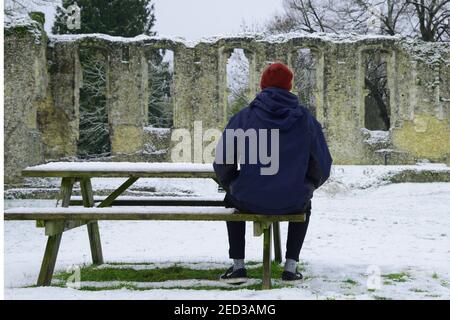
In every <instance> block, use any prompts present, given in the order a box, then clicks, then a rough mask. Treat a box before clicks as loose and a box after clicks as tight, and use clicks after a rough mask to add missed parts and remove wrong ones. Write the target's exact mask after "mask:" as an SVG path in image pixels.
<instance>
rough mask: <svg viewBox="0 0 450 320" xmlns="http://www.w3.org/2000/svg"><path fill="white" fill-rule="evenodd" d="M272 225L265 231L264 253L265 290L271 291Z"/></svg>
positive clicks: (263, 285)
mask: <svg viewBox="0 0 450 320" xmlns="http://www.w3.org/2000/svg"><path fill="white" fill-rule="evenodd" d="M271 236H272V225H269V226H268V227H267V228H265V229H264V252H263V282H262V288H263V289H270V287H271V286H272V282H271V280H270V278H271V272H272V271H271V264H272V259H271V250H270V249H271V248H270V247H271V244H272V239H271Z"/></svg>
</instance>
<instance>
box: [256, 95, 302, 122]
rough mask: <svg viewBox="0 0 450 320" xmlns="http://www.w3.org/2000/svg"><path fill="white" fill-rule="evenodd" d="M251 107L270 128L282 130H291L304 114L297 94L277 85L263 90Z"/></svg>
mask: <svg viewBox="0 0 450 320" xmlns="http://www.w3.org/2000/svg"><path fill="white" fill-rule="evenodd" d="M250 109H252V110H253V111H254V112H255V114H256V116H257V118H258V119H259V120H261V121H262V122H263V123H264V124H265V125H266V126H267V128H268V129H279V130H280V131H286V130H289V129H290V128H291V127H292V125H293V124H294V123H295V122H296V121H297V120H298V119H299V118H301V117H302V116H303V111H302V109H301V108H300V106H299V101H298V98H297V96H296V95H294V94H292V93H290V92H289V91H287V90H284V89H280V88H275V87H270V88H266V89H264V90H263V91H261V92H260V93H259V94H258V95H257V96H256V98H255V100H253V101H252V103H251V104H250Z"/></svg>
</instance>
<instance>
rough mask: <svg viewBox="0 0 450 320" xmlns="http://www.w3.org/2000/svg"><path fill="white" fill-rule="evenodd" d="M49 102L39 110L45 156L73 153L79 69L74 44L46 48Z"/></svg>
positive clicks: (78, 104) (77, 127) (78, 110)
mask: <svg viewBox="0 0 450 320" xmlns="http://www.w3.org/2000/svg"><path fill="white" fill-rule="evenodd" d="M50 50H51V52H50V53H51V54H50V60H51V62H50V77H51V78H50V80H51V81H50V84H51V92H52V96H53V101H52V102H53V103H52V104H44V105H42V107H41V108H40V111H39V123H40V129H41V131H42V134H43V139H44V143H45V156H46V158H47V159H57V158H59V157H65V156H76V155H77V148H78V139H79V126H80V86H81V83H82V77H83V74H82V70H81V65H80V59H79V51H78V46H77V44H76V43H73V42H72V43H71V42H60V43H56V44H55V45H54V47H53V48H51V49H50Z"/></svg>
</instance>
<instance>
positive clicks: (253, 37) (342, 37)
mask: <svg viewBox="0 0 450 320" xmlns="http://www.w3.org/2000/svg"><path fill="white" fill-rule="evenodd" d="M49 38H50V41H51V42H53V43H54V42H73V41H79V40H83V39H98V40H104V41H108V42H122V43H139V42H154V41H168V42H172V43H174V44H179V45H183V46H185V47H188V48H194V47H196V46H198V45H201V44H215V43H218V42H219V41H233V40H234V41H236V40H240V41H256V42H268V43H284V42H288V41H290V40H292V39H296V38H302V39H305V40H320V41H324V42H332V43H355V42H359V41H366V40H380V41H383V40H384V41H386V40H391V41H395V40H400V39H401V37H400V36H384V35H358V34H350V33H349V34H331V33H304V32H290V33H285V34H277V35H265V34H256V33H242V34H236V35H228V36H213V37H207V38H203V39H200V40H197V41H190V40H186V39H184V38H182V37H167V36H147V35H139V36H136V37H131V38H128V37H118V36H110V35H106V34H100V33H93V34H66V35H50V36H49Z"/></svg>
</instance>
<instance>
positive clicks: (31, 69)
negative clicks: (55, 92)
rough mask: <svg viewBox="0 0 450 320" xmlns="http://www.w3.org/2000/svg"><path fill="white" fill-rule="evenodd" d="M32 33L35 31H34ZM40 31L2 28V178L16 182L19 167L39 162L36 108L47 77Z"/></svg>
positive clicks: (44, 51) (39, 143)
mask: <svg viewBox="0 0 450 320" xmlns="http://www.w3.org/2000/svg"><path fill="white" fill-rule="evenodd" d="M34 32H36V33H34ZM39 32H40V30H33V31H32V32H27V31H24V30H23V28H20V27H19V28H17V29H15V28H9V29H6V30H5V56H4V62H5V69H4V80H5V81H4V84H5V87H4V129H3V130H4V134H5V136H4V178H5V183H6V184H12V183H16V182H19V181H20V178H21V170H22V169H24V168H25V167H27V166H29V165H34V164H38V163H40V162H42V161H43V144H42V137H41V135H40V133H39V131H38V129H39V127H38V122H37V110H38V107H39V104H40V103H41V102H42V101H44V100H45V99H46V95H47V87H48V77H47V63H46V42H44V39H45V36H39V38H37V37H38V36H37V35H36V34H39Z"/></svg>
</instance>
